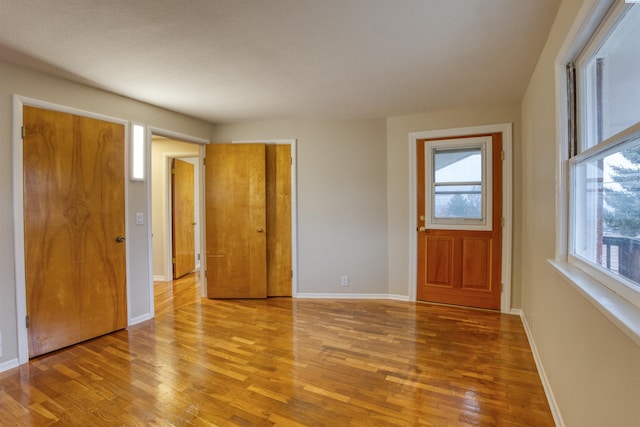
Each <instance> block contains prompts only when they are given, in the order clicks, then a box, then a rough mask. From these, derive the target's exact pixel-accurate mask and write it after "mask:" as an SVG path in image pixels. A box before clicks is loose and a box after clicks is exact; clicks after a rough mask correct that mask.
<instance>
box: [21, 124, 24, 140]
mask: <svg viewBox="0 0 640 427" xmlns="http://www.w3.org/2000/svg"><path fill="white" fill-rule="evenodd" d="M21 132H22V139H24V126H22V130H21Z"/></svg>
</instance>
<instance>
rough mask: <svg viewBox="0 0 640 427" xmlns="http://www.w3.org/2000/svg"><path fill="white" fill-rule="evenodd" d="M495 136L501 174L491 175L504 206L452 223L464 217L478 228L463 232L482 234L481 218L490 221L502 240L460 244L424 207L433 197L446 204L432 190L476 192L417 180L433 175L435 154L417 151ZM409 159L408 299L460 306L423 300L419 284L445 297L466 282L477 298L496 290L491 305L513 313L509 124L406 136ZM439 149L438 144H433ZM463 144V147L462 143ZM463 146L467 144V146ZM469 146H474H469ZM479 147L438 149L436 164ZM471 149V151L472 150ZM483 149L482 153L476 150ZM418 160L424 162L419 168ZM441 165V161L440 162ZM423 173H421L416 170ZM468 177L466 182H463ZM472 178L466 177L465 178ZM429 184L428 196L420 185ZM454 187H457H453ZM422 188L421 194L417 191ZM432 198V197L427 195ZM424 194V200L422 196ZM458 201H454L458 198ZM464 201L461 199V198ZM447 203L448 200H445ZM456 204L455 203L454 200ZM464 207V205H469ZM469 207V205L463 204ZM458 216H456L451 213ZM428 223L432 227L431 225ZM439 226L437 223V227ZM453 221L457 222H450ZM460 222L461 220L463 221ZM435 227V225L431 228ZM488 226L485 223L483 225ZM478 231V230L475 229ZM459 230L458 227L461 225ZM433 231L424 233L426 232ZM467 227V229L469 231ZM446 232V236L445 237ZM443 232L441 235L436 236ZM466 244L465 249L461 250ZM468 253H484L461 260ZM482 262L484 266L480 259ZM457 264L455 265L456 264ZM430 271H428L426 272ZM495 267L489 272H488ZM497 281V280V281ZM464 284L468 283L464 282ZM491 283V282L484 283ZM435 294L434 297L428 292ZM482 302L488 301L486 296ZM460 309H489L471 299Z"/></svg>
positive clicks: (467, 154)
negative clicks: (431, 145) (495, 263)
mask: <svg viewBox="0 0 640 427" xmlns="http://www.w3.org/2000/svg"><path fill="white" fill-rule="evenodd" d="M474 135H475V136H480V135H484V136H496V137H497V138H499V139H500V141H501V144H502V147H501V149H498V150H497V151H496V153H494V154H495V156H494V157H492V160H493V161H494V162H495V163H496V164H495V165H494V169H495V168H497V169H498V170H499V176H496V175H494V176H495V177H496V178H495V179H496V180H497V181H498V182H496V185H499V186H500V187H501V190H502V198H503V203H502V206H500V207H497V208H496V209H497V212H493V215H492V216H489V217H487V214H488V215H491V213H490V212H488V211H485V212H484V214H483V215H476V214H475V213H474V214H469V213H465V214H463V215H457V216H458V218H456V220H460V219H464V218H466V219H467V220H468V221H467V222H469V223H471V222H474V223H476V224H475V225H476V228H477V229H476V230H473V228H474V227H473V226H472V227H461V228H462V229H464V228H467V232H472V234H474V233H475V234H478V233H483V232H486V231H487V229H488V228H486V227H485V230H484V231H482V230H481V228H482V227H480V226H481V225H482V224H481V222H482V221H481V219H482V218H484V219H485V220H486V219H487V218H489V219H490V220H491V225H490V227H493V226H495V227H498V228H499V230H500V231H501V234H502V235H501V236H499V237H497V239H498V240H499V241H491V239H489V238H487V236H484V235H482V236H480V235H477V236H476V235H474V236H469V238H468V239H467V240H466V241H463V237H462V236H457V235H456V236H453V235H446V236H445V235H444V234H446V233H447V231H446V229H447V228H449V229H451V228H453V227H452V226H451V224H449V225H447V222H449V219H448V218H445V217H446V216H447V215H441V213H436V212H429V211H428V207H429V206H430V205H431V204H432V203H433V202H434V200H435V198H438V199H439V200H443V201H446V200H448V199H446V197H449V198H450V197H451V195H448V196H446V195H445V197H440V196H442V195H440V196H439V195H437V194H436V191H441V190H446V191H444V192H445V193H451V192H452V191H453V190H455V191H462V192H465V191H467V190H469V189H470V188H471V189H472V190H473V191H471V190H469V191H467V192H468V193H469V194H470V193H472V192H475V191H476V189H474V188H472V187H473V185H470V186H468V188H466V187H465V188H462V187H460V186H459V185H457V184H459V183H456V182H454V181H455V179H453V181H451V180H448V179H447V180H442V181H440V182H438V181H437V180H431V181H429V180H426V181H425V176H420V174H421V173H423V174H424V173H427V176H429V175H428V174H432V175H431V176H432V177H433V173H434V169H435V167H434V164H435V163H434V162H435V161H436V160H434V158H433V157H431V158H427V157H426V156H425V153H431V154H433V153H434V152H433V151H431V149H429V150H426V151H424V150H422V151H420V149H419V147H420V145H421V143H420V141H422V148H424V144H425V142H426V141H445V143H443V144H444V145H446V141H447V140H451V139H454V138H455V139H458V140H465V139H466V140H467V142H468V141H469V140H470V139H472V138H471V137H472V136H474ZM409 141H410V158H411V183H410V191H411V194H410V202H411V204H410V209H411V211H410V230H409V233H410V236H412V237H411V240H410V242H411V243H410V283H409V289H410V298H411V299H412V300H425V299H426V300H432V301H434V302H445V303H453V304H458V303H460V302H456V301H455V300H454V301H443V300H442V299H441V298H440V297H439V296H436V297H435V298H433V299H431V298H430V297H427V298H425V297H424V294H423V291H424V288H423V289H422V290H420V286H425V282H430V283H429V284H430V285H431V287H430V290H431V291H434V290H439V291H443V292H440V293H441V294H442V293H445V294H446V293H448V292H449V291H448V290H447V288H452V287H455V286H458V288H459V287H460V286H461V284H462V283H466V284H467V285H469V286H467V289H468V290H472V289H473V288H476V289H475V290H476V295H480V294H483V293H484V294H485V296H486V294H487V292H488V291H487V288H490V289H491V290H492V291H497V294H496V295H494V296H493V297H492V298H495V299H494V300H493V301H492V302H491V308H494V309H500V310H501V311H502V312H505V313H509V312H510V311H511V234H512V210H511V203H512V201H511V198H512V186H511V185H512V184H511V176H512V166H511V157H512V154H511V153H512V130H511V124H498V125H487V126H475V127H468V128H456V129H441V130H434V131H425V132H414V133H411V134H410V138H409ZM436 145H437V144H436ZM463 145H464V144H463ZM467 145H469V144H468V143H467ZM471 145H473V147H471ZM481 146H482V144H480V143H477V141H474V142H473V143H471V144H470V145H469V146H468V147H462V148H461V147H458V148H459V149H460V150H458V151H456V148H455V147H440V148H441V151H440V152H437V151H436V154H438V153H439V154H442V155H441V156H440V157H441V158H440V159H439V160H437V161H441V163H439V164H440V166H442V165H445V164H446V163H447V161H451V162H454V161H455V160H456V159H458V160H459V159H463V158H470V153H471V152H473V151H474V150H476V149H478V147H481ZM474 147H475V148H474ZM480 150H481V149H480ZM419 161H420V162H422V163H423V165H422V166H420V165H419ZM429 162H431V163H430V166H429V168H428V169H427V172H424V169H425V168H424V163H429ZM442 162H444V163H442ZM421 168H422V169H423V170H422V172H421V171H420V169H421ZM465 179H466V178H465ZM469 179H470V178H469ZM420 181H422V184H423V185H425V182H426V185H428V186H430V188H429V191H428V192H426V191H425V189H424V188H420V189H419V182H420ZM463 184H477V183H475V182H466V181H465V182H463ZM456 185H457V186H456ZM419 190H420V191H419ZM427 194H430V195H427ZM425 196H426V197H425ZM460 198H461V197H458V199H460ZM462 198H464V197H462ZM445 199H446V200H445ZM458 201H459V200H458ZM467 204H468V203H467ZM467 207H468V206H467ZM453 216H456V215H453ZM429 221H431V223H429ZM438 222H440V224H437V223H438ZM454 222H455V221H454ZM463 222H464V221H463ZM434 223H435V224H434ZM485 225H486V224H485ZM478 227H479V228H478ZM459 228H460V227H459ZM429 229H431V230H430V231H428V232H427V230H429ZM470 229H471V230H470ZM443 233H444V234H443ZM439 234H442V235H439ZM465 245H466V247H464V246H465ZM465 250H466V251H467V254H471V253H472V252H473V253H475V252H477V251H480V252H482V254H481V256H480V257H479V258H475V257H467V258H464V254H463V253H464V251H465ZM429 251H430V254H432V255H433V254H437V255H436V256H435V257H429V256H426V255H425V253H426V252H429ZM496 258H499V260H500V261H501V265H499V266H497V267H496V266H492V265H493V264H492V262H493V261H495V260H496ZM478 259H481V260H482V262H480V261H478ZM455 263H457V264H455ZM427 268H429V269H430V270H429V272H427V271H426V270H427ZM465 268H466V272H467V277H466V278H465V279H462V278H461V274H463V272H464V271H465V270H464V269H465ZM492 268H493V270H492ZM498 278H499V279H498ZM465 280H466V282H465ZM489 282H491V283H490V284H488V283H489ZM483 287H484V289H485V290H484V291H483V290H481V289H482V288H483ZM431 295H433V293H432V294H431ZM485 299H486V298H485ZM460 304H463V305H468V306H474V307H485V308H486V307H487V304H488V303H487V302H486V301H485V302H478V301H473V300H472V299H471V300H470V299H465V300H464V301H463V302H462V303H460Z"/></svg>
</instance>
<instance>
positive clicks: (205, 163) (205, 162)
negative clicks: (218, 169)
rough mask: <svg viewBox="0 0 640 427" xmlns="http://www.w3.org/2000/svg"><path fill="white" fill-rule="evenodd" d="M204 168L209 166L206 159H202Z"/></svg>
mask: <svg viewBox="0 0 640 427" xmlns="http://www.w3.org/2000/svg"><path fill="white" fill-rule="evenodd" d="M202 166H207V158H206V157H203V158H202Z"/></svg>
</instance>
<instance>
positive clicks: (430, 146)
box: [424, 135, 493, 231]
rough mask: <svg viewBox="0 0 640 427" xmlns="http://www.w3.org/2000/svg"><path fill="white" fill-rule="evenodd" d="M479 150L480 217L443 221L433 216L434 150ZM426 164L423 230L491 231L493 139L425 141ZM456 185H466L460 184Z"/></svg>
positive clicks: (485, 137)
mask: <svg viewBox="0 0 640 427" xmlns="http://www.w3.org/2000/svg"><path fill="white" fill-rule="evenodd" d="M468 148H480V153H481V165H482V166H481V167H482V171H481V179H482V181H481V189H482V190H481V192H482V193H481V214H482V217H481V218H462V217H460V218H455V217H450V218H443V217H436V216H435V206H434V205H435V195H436V191H435V187H436V185H437V183H436V182H435V173H436V170H435V167H434V162H435V156H434V152H435V151H436V150H450V149H468ZM424 156H425V165H429V169H430V171H429V173H428V174H426V175H427V176H426V177H425V179H426V183H425V184H426V185H425V192H426V194H425V215H426V219H425V227H426V228H429V229H437V230H482V231H486V230H491V229H492V226H493V224H492V218H493V214H492V212H493V210H492V208H493V207H492V204H493V203H492V201H493V194H492V189H493V180H492V175H493V174H492V173H490V172H489V171H492V170H493V169H492V167H493V165H492V137H491V136H490V135H488V136H479V137H471V138H459V139H447V140H441V141H427V144H426V147H425V150H424ZM456 184H457V185H465V184H469V183H465V182H460V183H456Z"/></svg>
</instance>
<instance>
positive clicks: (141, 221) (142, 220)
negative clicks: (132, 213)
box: [136, 212, 144, 225]
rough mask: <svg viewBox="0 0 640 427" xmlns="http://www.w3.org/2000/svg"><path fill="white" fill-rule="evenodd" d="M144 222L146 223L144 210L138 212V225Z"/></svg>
mask: <svg viewBox="0 0 640 427" xmlns="http://www.w3.org/2000/svg"><path fill="white" fill-rule="evenodd" d="M142 224H144V216H143V215H142V212H136V225H142Z"/></svg>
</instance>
